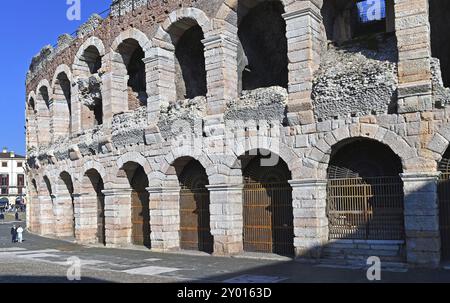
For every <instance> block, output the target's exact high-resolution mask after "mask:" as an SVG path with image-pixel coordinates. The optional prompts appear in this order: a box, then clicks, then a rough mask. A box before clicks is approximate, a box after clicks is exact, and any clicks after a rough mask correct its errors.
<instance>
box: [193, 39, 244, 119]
mask: <svg viewBox="0 0 450 303" xmlns="http://www.w3.org/2000/svg"><path fill="white" fill-rule="evenodd" d="M202 43H203V44H204V46H205V67H206V74H207V85H208V115H217V114H223V113H224V112H225V110H226V104H227V102H228V101H230V100H233V99H236V98H237V97H238V76H237V68H238V67H237V45H238V42H237V41H236V40H235V39H234V38H231V37H229V36H226V35H216V36H213V37H209V38H207V39H204V40H203V41H202Z"/></svg>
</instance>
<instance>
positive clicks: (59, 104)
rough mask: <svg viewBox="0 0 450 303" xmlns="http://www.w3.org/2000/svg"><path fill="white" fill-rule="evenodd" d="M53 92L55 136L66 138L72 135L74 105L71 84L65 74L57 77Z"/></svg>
mask: <svg viewBox="0 0 450 303" xmlns="http://www.w3.org/2000/svg"><path fill="white" fill-rule="evenodd" d="M54 86H55V87H54V90H53V99H54V122H53V123H54V128H55V130H54V132H55V136H56V137H58V136H64V135H68V134H70V133H71V131H72V130H71V125H72V105H71V98H72V96H71V83H70V80H69V78H68V77H67V74H66V73H65V72H62V73H59V74H58V76H57V77H56V81H55V83H54Z"/></svg>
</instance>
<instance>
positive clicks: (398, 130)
mask: <svg viewBox="0 0 450 303" xmlns="http://www.w3.org/2000/svg"><path fill="white" fill-rule="evenodd" d="M238 2H241V1H237V0H225V1H220V0H183V1H181V0H180V1H175V0H170V1H149V2H148V4H147V2H146V1H136V3H137V5H136V6H135V10H134V11H132V9H131V6H130V3H131V1H128V0H127V1H121V3H122V7H121V8H119V7H118V4H117V1H114V3H113V5H112V12H111V14H110V15H109V16H108V17H106V18H105V19H101V18H100V17H98V16H93V17H92V18H91V19H90V20H89V21H88V22H87V23H86V24H85V25H84V26H82V27H81V28H80V30H79V31H78V35H77V36H76V37H75V38H72V39H69V37H67V36H61V38H60V39H59V44H58V47H57V48H55V49H52V48H50V47H46V48H44V49H43V50H42V51H41V52H40V54H39V55H37V56H36V57H35V58H34V59H33V64H32V66H31V68H30V71H29V73H28V75H27V83H26V90H27V148H28V154H27V156H28V180H29V183H30V184H35V185H36V186H29V188H30V192H29V195H30V199H29V201H30V202H29V205H30V210H29V212H28V220H29V222H30V229H31V230H32V231H33V232H36V233H39V234H42V235H48V236H53V237H66V236H70V235H75V237H76V239H77V241H79V242H80V243H93V242H95V240H96V234H95V233H96V224H97V223H96V206H95V203H96V202H95V201H94V200H95V199H93V192H92V190H87V188H90V186H92V185H90V184H89V179H88V178H86V172H87V171H89V170H95V171H96V172H97V173H98V175H100V176H101V178H102V179H103V183H104V190H103V194H104V196H105V221H106V244H107V245H108V246H126V245H129V244H130V243H131V213H130V199H131V198H130V192H131V188H130V184H129V182H128V180H127V178H126V177H125V175H126V174H125V167H126V165H127V164H128V163H136V164H138V165H140V166H142V168H143V169H144V171H145V173H146V174H147V176H148V181H149V187H148V192H149V195H150V224H151V230H152V233H151V241H152V249H154V250H160V251H167V250H174V249H179V236H178V232H179V206H178V198H179V184H178V183H177V180H176V174H175V169H174V163H175V161H176V160H177V159H180V158H183V157H192V158H194V159H196V160H198V161H199V162H200V163H201V164H202V165H203V166H204V167H205V169H206V172H207V175H208V178H209V186H208V189H209V191H210V198H211V207H210V213H211V218H210V219H211V233H212V235H213V237H214V253H215V254H218V255H230V254H237V253H240V252H242V249H243V246H242V237H243V235H242V224H243V223H242V183H243V179H242V170H241V169H240V167H239V165H237V163H239V161H238V159H239V157H240V156H242V155H243V154H245V152H246V151H250V150H255V149H264V150H270V151H272V152H274V153H275V154H278V155H279V156H280V157H281V158H282V159H283V160H284V161H285V162H286V163H287V165H288V167H289V169H290V171H291V174H292V180H291V181H290V184H291V186H292V188H293V208H294V234H295V238H294V247H295V251H296V255H297V256H298V257H308V258H320V257H321V256H323V255H325V254H326V253H329V252H330V251H331V252H332V251H333V247H332V246H331V247H327V245H328V244H330V243H329V241H328V220H327V217H326V211H325V210H326V170H327V167H328V163H329V161H330V156H331V151H332V148H333V147H334V146H336V145H337V144H339V142H342V141H344V140H346V139H349V138H366V139H370V140H375V141H378V142H381V143H383V144H385V145H387V146H389V147H390V149H391V150H392V151H393V152H394V153H395V154H396V155H397V156H398V157H399V158H400V159H401V162H402V166H403V174H402V178H403V181H404V192H405V228H406V257H407V261H408V262H409V263H411V264H415V265H424V266H436V265H437V264H439V261H440V240H439V226H438V208H437V205H438V201H437V194H436V179H437V162H438V161H440V159H441V158H442V156H443V154H444V153H445V151H446V149H447V147H448V145H449V142H450V124H449V118H450V114H449V112H448V110H447V109H446V108H435V107H434V104H433V99H432V97H431V96H432V91H431V89H432V86H431V67H430V60H431V51H430V41H429V39H430V38H429V37H430V35H429V31H430V30H429V28H430V27H429V23H428V2H427V1H426V0H413V1H410V0H408V1H406V0H395V1H394V2H395V15H396V20H395V27H396V38H397V48H398V54H399V56H398V62H397V64H398V98H397V100H396V102H397V104H398V112H397V113H381V114H373V115H366V114H364V115H362V116H350V113H348V114H349V115H348V116H347V117H345V116H342V117H338V118H337V119H333V118H327V119H325V120H323V121H318V120H317V119H316V118H315V114H314V106H313V102H312V100H311V92H312V89H313V87H312V83H313V76H314V72H315V71H316V70H317V69H318V68H319V65H320V61H321V49H322V46H323V43H324V42H325V41H326V37H325V34H324V30H323V26H322V22H323V20H322V19H323V18H322V16H321V10H320V9H321V7H322V5H323V1H321V0H303V1H299V0H283V1H281V2H282V3H283V5H284V10H285V14H283V18H284V19H285V21H286V26H287V28H286V36H287V40H288V58H289V66H288V68H289V85H288V88H287V96H288V98H287V102H286V104H284V106H286V119H285V120H284V121H282V120H281V121H280V120H275V121H270V122H271V123H269V124H268V126H267V125H266V127H259V128H258V127H256V126H254V127H247V130H246V131H245V132H244V131H243V128H236V129H234V131H230V130H229V127H228V126H229V122H230V121H227V120H226V119H225V118H224V114H225V112H226V111H227V110H228V108H227V106H228V104H229V103H230V102H232V101H236V100H237V99H238V98H239V94H238V77H237V63H236V60H237V51H238V47H237V44H238V41H239V38H238V36H237V28H238V24H237V22H238V19H239V18H238V14H237V5H238ZM242 2H245V3H246V5H247V6H249V7H252V6H253V5H255V3H257V2H258V1H250V0H248V1H242ZM186 19H189V20H192V21H193V22H194V23H196V24H198V25H199V26H200V27H201V28H202V30H203V34H204V38H205V39H204V40H202V43H203V44H204V46H205V63H206V71H207V88H208V92H207V96H206V106H207V110H206V111H205V112H204V113H202V115H203V116H202V117H200V123H199V125H200V129H197V130H195V129H194V130H193V131H192V132H189V131H188V134H189V137H190V139H191V140H184V141H183V139H180V138H178V137H176V136H175V135H176V132H174V133H173V137H172V138H167V136H166V138H163V137H162V136H161V133H160V130H159V128H158V120H159V118H160V115H161V109H162V108H167V106H169V104H176V102H177V101H179V100H176V90H175V68H174V62H175V60H174V49H175V48H174V46H173V44H172V40H171V38H170V35H169V32H170V31H171V30H172V28H173V27H172V25H173V24H175V23H177V22H183V20H186ZM180 20H181V21H180ZM411 37H414V39H411ZM130 39H132V40H134V41H136V42H137V43H138V44H139V46H140V47H141V48H142V49H143V51H144V53H145V58H144V59H143V61H144V63H145V70H146V89H147V94H148V100H147V116H146V119H144V121H143V122H142V119H140V120H139V122H133V121H135V120H129V119H128V118H124V119H120V118H121V117H125V116H121V115H128V116H130V112H131V111H130V110H128V107H127V106H128V102H127V98H128V93H127V90H126V82H125V79H126V70H125V69H124V62H123V60H124V59H123V57H122V56H120V54H119V52H120V50H119V45H121V43H122V42H123V41H125V40H128V41H129V40H130ZM89 47H95V48H96V49H97V51H98V54H99V55H100V56H101V58H102V67H101V69H100V70H99V71H98V74H99V75H100V76H101V83H102V84H101V95H102V111H103V124H102V125H97V126H92V125H93V124H92V123H91V122H92V119H93V116H92V115H91V114H89V110H87V109H86V108H85V106H83V105H82V104H81V102H80V100H79V98H80V96H79V92H78V87H77V86H76V85H74V83H76V81H77V79H79V78H83V77H86V75H87V73H88V71H89V68H88V65H86V62H87V59H86V58H85V57H83V56H84V55H83V54H85V51H86V49H88V48H89ZM62 73H64V74H65V76H66V77H67V79H68V80H69V81H70V82H71V83H72V85H71V91H70V99H69V100H65V96H64V94H63V93H62V91H61V89H60V88H59V87H61V85H60V82H61V78H60V77H59V75H61V74H62ZM44 91H47V92H48V93H47V95H46V94H45V93H43V92H44ZM266 91H267V94H266V98H269V99H268V101H269V103H270V102H272V101H271V100H270V98H271V97H270V96H273V91H271V89H270V88H267V89H266ZM241 101H242V102H244V104H247V103H245V102H246V100H245V98H244V100H240V102H241ZM266 101H267V100H266ZM64 102H69V103H70V104H71V116H69V112H68V111H66V110H65V106H64ZM273 102H276V101H273ZM175 108H177V107H176V106H175ZM128 116H127V117H128ZM131 116H133V114H132V113H131ZM133 117H134V116H133ZM180 117H181V118H180V119H175V120H179V121H178V122H180V123H182V122H183V121H185V120H184V118H183V117H182V116H180ZM130 119H131V118H130ZM255 119H258V115H255ZM115 121H129V122H130V121H131V122H130V123H124V124H123V125H121V126H120V127H118V126H117V125H115V123H116V122H115ZM136 121H137V120H136ZM113 129H114V130H115V131H114V136H113V131H112V130H113ZM181 129H183V127H181ZM180 140H181V141H182V142H181V141H180ZM181 143H184V144H181ZM63 172H67V173H68V174H69V175H70V176H71V180H72V182H73V193H68V192H67V188H65V184H64V183H62V181H61V173H63ZM44 177H46V178H48V180H49V182H48V183H50V185H51V192H50V191H49V188H48V184H46V182H44ZM72 204H73V207H72ZM73 217H74V218H75V221H74V222H73V219H72V218H73ZM72 226H74V228H73V227H72ZM341 244H342V243H341ZM344 244H345V245H344V246H342V247H344V248H348V247H354V246H352V245H356V244H355V243H344ZM359 244H361V245H363V244H364V245H366V246H367V245H369V244H370V243H369V244H367V243H359ZM372 244H373V243H372ZM346 245H347V246H346ZM373 245H375V246H376V243H375V244H373ZM396 245H397V246H398V243H396V244H394V248H395V247H397V246H396ZM325 247H327V249H328V250H327V251H325V250H326V249H325ZM368 247H369V248H370V245H369V246H368ZM397 248H398V247H397ZM334 249H335V251H336V245H335V246H334ZM381 250H383V248H381ZM398 250H401V248H398ZM337 251H339V249H338V250H337Z"/></svg>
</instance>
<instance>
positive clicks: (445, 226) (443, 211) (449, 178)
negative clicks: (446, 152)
mask: <svg viewBox="0 0 450 303" xmlns="http://www.w3.org/2000/svg"><path fill="white" fill-rule="evenodd" d="M443 162H448V160H446V159H443ZM440 169H441V171H442V174H441V176H440V178H439V182H438V196H439V229H440V232H441V246H442V256H441V258H442V259H443V260H449V259H450V169H449V167H448V165H445V167H443V165H442V162H441V165H440Z"/></svg>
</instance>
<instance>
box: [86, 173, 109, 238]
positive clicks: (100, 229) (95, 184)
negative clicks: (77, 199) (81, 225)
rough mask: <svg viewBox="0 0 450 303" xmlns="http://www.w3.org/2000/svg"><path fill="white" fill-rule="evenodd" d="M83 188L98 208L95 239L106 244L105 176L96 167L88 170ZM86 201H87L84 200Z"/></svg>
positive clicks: (94, 207) (93, 205) (94, 206)
mask: <svg viewBox="0 0 450 303" xmlns="http://www.w3.org/2000/svg"><path fill="white" fill-rule="evenodd" d="M83 186H84V188H83V190H84V191H85V194H86V196H87V197H88V198H91V199H93V200H95V201H92V203H91V204H92V208H93V209H96V226H95V229H94V230H95V239H96V242H97V243H100V244H102V245H106V228H105V195H104V194H103V190H104V189H105V186H104V184H103V178H102V177H101V175H100V174H99V173H98V171H97V170H95V169H90V170H88V171H87V172H86V173H85V175H84V181H83ZM83 202H85V201H83Z"/></svg>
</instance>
